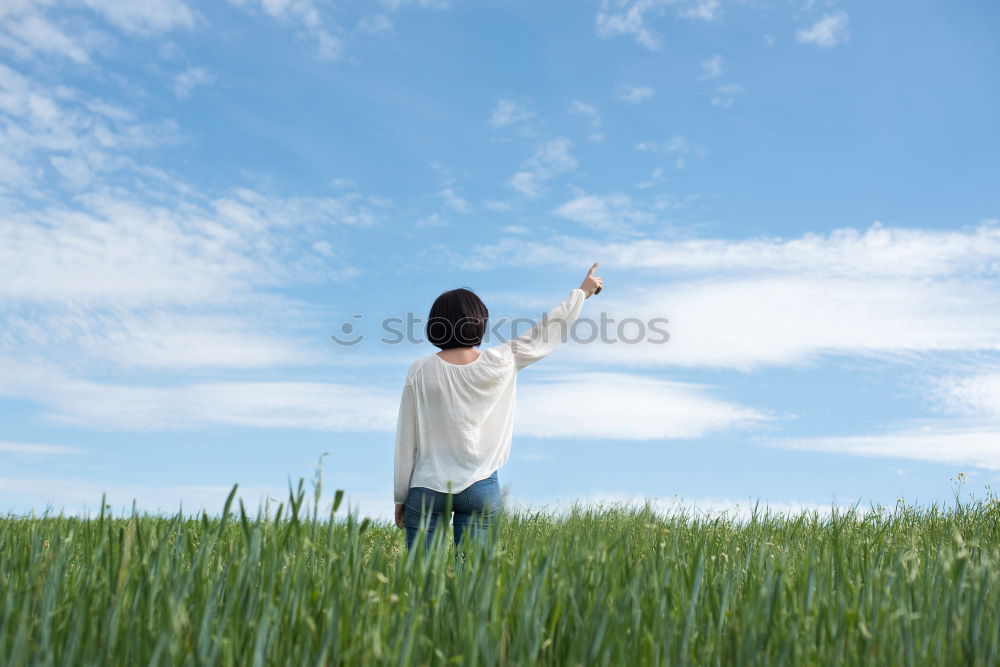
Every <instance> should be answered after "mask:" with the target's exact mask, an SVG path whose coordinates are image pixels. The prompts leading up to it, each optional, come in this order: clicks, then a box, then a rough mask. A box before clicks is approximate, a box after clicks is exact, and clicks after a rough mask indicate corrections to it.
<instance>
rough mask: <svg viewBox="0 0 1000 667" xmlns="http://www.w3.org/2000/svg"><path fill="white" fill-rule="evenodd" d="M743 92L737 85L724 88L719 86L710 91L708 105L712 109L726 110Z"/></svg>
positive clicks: (743, 89) (731, 84) (728, 85)
mask: <svg viewBox="0 0 1000 667" xmlns="http://www.w3.org/2000/svg"><path fill="white" fill-rule="evenodd" d="M745 90H746V89H745V88H744V87H743V86H741V85H740V84H738V83H730V84H726V85H725V86H719V87H718V88H716V89H715V90H713V91H712V96H711V97H710V98H709V103H710V104H711V105H712V106H713V107H720V108H722V109H728V108H729V107H731V106H733V103H734V102H735V101H736V96H737V95H739V94H740V93H742V92H744V91H745Z"/></svg>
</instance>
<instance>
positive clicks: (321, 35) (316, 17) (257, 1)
mask: <svg viewBox="0 0 1000 667" xmlns="http://www.w3.org/2000/svg"><path fill="white" fill-rule="evenodd" d="M231 2H233V4H236V5H238V6H240V7H245V8H247V9H251V10H253V11H262V12H263V13H264V14H266V15H268V16H270V17H272V18H274V19H277V20H279V21H282V22H284V23H287V24H289V25H292V26H295V28H296V29H297V30H298V31H299V33H300V34H301V35H302V36H304V37H307V38H308V39H309V40H310V41H312V42H313V44H314V45H315V48H316V52H317V55H318V56H319V57H320V58H322V59H324V60H339V59H340V58H342V57H343V54H344V48H345V45H344V41H343V39H342V38H341V37H339V36H338V35H335V34H334V32H339V31H340V28H339V26H337V25H336V24H333V23H330V22H328V21H326V20H325V19H324V18H323V16H322V15H321V14H320V12H319V9H317V7H316V5H315V4H314V3H313V0H231Z"/></svg>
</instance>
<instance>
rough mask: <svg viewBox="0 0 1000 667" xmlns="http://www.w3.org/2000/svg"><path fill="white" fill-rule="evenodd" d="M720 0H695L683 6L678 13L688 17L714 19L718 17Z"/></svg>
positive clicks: (705, 19) (704, 19)
mask: <svg viewBox="0 0 1000 667" xmlns="http://www.w3.org/2000/svg"><path fill="white" fill-rule="evenodd" d="M720 6H721V2H720V0H695V2H694V4H692V5H689V6H687V7H683V8H681V10H680V15H681V16H683V17H685V18H689V19H701V20H703V21H714V20H715V19H717V18H718V17H719V13H720V12H719V8H720Z"/></svg>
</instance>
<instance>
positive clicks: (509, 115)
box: [490, 98, 535, 128]
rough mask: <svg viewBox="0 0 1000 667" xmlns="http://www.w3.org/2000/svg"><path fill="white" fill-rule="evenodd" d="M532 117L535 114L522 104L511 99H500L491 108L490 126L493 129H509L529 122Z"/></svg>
mask: <svg viewBox="0 0 1000 667" xmlns="http://www.w3.org/2000/svg"><path fill="white" fill-rule="evenodd" d="M534 117H535V113H534V112H533V111H530V110H528V109H527V108H526V107H524V106H523V105H522V104H520V103H518V102H515V101H514V100H511V99H507V98H501V99H499V100H497V103H496V106H494V107H493V111H492V113H491V114H490V125H492V126H493V127H495V128H503V127H511V126H513V125H519V124H521V123H525V122H527V121H530V120H532V119H533V118H534Z"/></svg>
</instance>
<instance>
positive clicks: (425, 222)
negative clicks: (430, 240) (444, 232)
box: [414, 213, 448, 227]
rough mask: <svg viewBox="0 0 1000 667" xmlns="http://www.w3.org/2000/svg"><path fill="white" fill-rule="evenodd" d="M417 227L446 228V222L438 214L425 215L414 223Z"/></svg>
mask: <svg viewBox="0 0 1000 667" xmlns="http://www.w3.org/2000/svg"><path fill="white" fill-rule="evenodd" d="M414 224H415V225H416V226H417V227H447V226H448V221H447V220H445V219H444V218H443V217H442V216H441V215H439V214H438V213H431V214H430V215H425V216H424V217H422V218H420V219H419V220H417V221H416V222H415V223H414Z"/></svg>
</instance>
